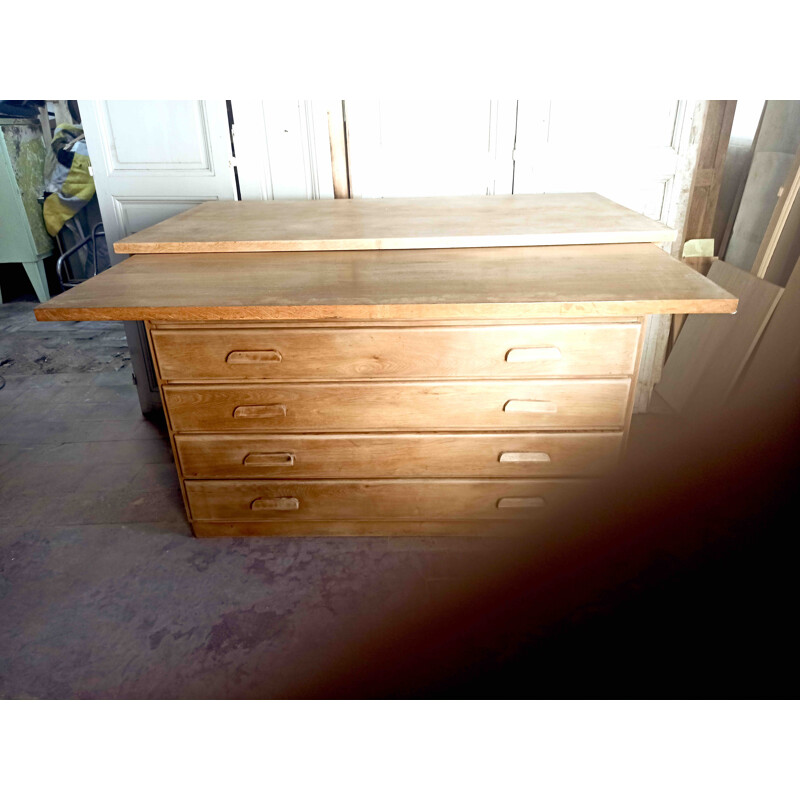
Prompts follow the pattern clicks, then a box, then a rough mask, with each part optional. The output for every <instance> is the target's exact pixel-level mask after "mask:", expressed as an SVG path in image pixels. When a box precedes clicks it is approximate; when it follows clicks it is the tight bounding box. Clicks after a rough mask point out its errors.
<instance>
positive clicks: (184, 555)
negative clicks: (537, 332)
mask: <svg viewBox="0 0 800 800" xmlns="http://www.w3.org/2000/svg"><path fill="white" fill-rule="evenodd" d="M34 306H35V304H34V303H33V302H21V301H17V302H11V303H6V304H4V305H2V306H0V363H2V366H0V376H2V377H3V378H5V385H4V386H3V387H2V389H0V697H3V698H184V697H193V698H195V697H196V698H214V697H271V696H275V695H280V693H281V692H282V691H283V689H282V687H284V686H285V685H286V676H287V674H290V673H291V671H292V670H293V669H295V667H296V665H297V662H296V658H298V657H299V656H298V654H299V653H302V654H305V656H304V657H307V653H308V652H309V649H313V644H314V643H315V642H320V643H322V642H325V641H327V640H329V639H330V637H331V636H334V635H335V634H334V631H335V628H336V623H337V622H341V621H342V619H345V618H348V617H349V616H350V615H354V614H357V613H359V612H360V611H361V610H363V609H364V608H365V607H368V608H370V609H371V610H373V611H374V610H375V609H376V608H385V609H387V610H388V609H390V608H393V607H397V606H398V605H402V604H404V603H419V602H422V604H423V606H424V604H425V603H428V604H435V603H436V602H438V598H439V597H440V595H441V593H442V592H443V591H445V592H446V589H447V586H448V584H449V582H450V581H452V580H453V578H454V577H455V576H456V575H457V574H458V571H459V569H460V565H461V563H462V561H463V557H466V556H468V554H475V553H476V551H478V552H481V551H483V550H485V549H486V544H485V543H483V542H482V541H481V540H475V539H435V538H415V539H388V538H383V537H371V538H364V539H347V538H344V539H342V538H322V537H318V538H302V539H221V540H197V539H194V538H193V537H192V536H191V533H190V530H189V527H188V525H187V524H186V522H185V518H184V512H183V506H182V503H181V499H180V492H179V488H178V482H177V478H176V475H175V471H174V467H173V464H172V455H171V452H170V447H169V441H168V439H167V437H166V434H165V431H164V430H163V429H161V428H159V427H158V426H157V425H155V424H153V423H152V422H149V421H147V420H145V419H144V418H143V417H142V415H141V413H140V411H139V407H138V403H137V398H136V390H135V387H134V386H133V384H132V381H131V373H130V366H129V364H130V361H129V360H128V358H127V351H126V348H125V346H124V335H123V332H122V326H121V325H118V324H105V323H38V322H36V321H35V319H34V317H33V308H34ZM0 383H2V381H0ZM467 560H468V559H467Z"/></svg>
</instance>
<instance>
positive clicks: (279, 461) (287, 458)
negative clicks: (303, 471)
mask: <svg viewBox="0 0 800 800" xmlns="http://www.w3.org/2000/svg"><path fill="white" fill-rule="evenodd" d="M242 463H243V464H244V465H245V466H246V467H293V466H294V453H248V454H247V455H246V456H245V457H244V461H243V462H242Z"/></svg>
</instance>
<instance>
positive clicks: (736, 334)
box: [656, 261, 783, 411]
mask: <svg viewBox="0 0 800 800" xmlns="http://www.w3.org/2000/svg"><path fill="white" fill-rule="evenodd" d="M708 277H709V279H710V280H711V281H713V282H714V283H716V284H718V285H719V286H721V287H723V288H724V289H727V290H728V291H729V292H731V293H733V294H735V295H736V296H737V297H738V298H739V308H738V312H737V313H736V315H735V316H721V317H720V316H714V317H708V316H692V317H690V318H689V319H688V320H687V321H686V324H685V325H684V326H683V329H682V330H681V333H680V336H679V337H678V340H677V342H676V343H675V347H674V348H673V350H672V353H670V356H669V358H668V359H667V363H666V364H665V365H664V371H663V374H662V378H661V382H660V383H659V384H658V386H657V387H656V389H657V391H658V394H659V395H660V396H661V398H662V399H663V400H665V401H666V403H667V404H668V405H669V406H670V407H671V408H672V409H674V410H675V411H683V410H684V409H686V410H691V411H694V410H698V411H703V410H711V409H713V408H715V407H718V406H719V405H721V404H722V403H723V402H724V401H725V399H726V398H727V397H728V395H729V393H730V391H731V389H732V388H733V386H734V384H735V382H736V380H737V379H738V377H739V375H740V374H741V372H742V370H743V369H744V366H745V364H746V363H747V359H748V358H749V357H750V354H751V353H752V352H753V350H754V348H755V346H756V344H757V343H758V340H759V337H760V336H761V333H762V332H763V330H764V328H765V326H766V324H767V322H769V318H770V317H771V316H772V312H773V311H774V310H775V307H776V305H777V304H778V300H779V299H780V296H781V293H782V292H783V289H781V287H780V286H775V285H774V284H771V283H768V282H767V281H764V280H761V279H760V278H756V277H755V276H754V275H752V274H750V273H749V272H745V271H744V270H742V269H739V268H738V267H734V266H733V265H731V264H726V263H725V262H724V261H717V262H715V263H714V264H712V265H711V269H710V270H709V272H708Z"/></svg>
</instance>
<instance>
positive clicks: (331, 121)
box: [328, 101, 350, 199]
mask: <svg viewBox="0 0 800 800" xmlns="http://www.w3.org/2000/svg"><path fill="white" fill-rule="evenodd" d="M328 138H329V139H330V143H331V173H332V176H333V196H334V197H335V198H338V199H343V198H347V197H350V178H349V174H348V170H347V144H346V141H345V120H344V108H343V103H342V101H339V102H338V103H336V104H335V105H333V106H331V108H329V109H328Z"/></svg>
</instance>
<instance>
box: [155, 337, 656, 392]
mask: <svg viewBox="0 0 800 800" xmlns="http://www.w3.org/2000/svg"><path fill="white" fill-rule="evenodd" d="M639 329H640V328H639V326H638V325H592V324H583V325H582V324H572V325H528V326H521V325H520V326H512V325H505V326H476V327H451V328H432V327H414V328H380V329H374V328H373V329H369V328H361V329H328V330H324V329H323V330H320V329H314V328H305V329H304V328H295V329H292V328H283V329H280V328H272V329H267V330H252V329H250V330H237V329H236V328H228V329H222V330H198V329H196V330H186V331H174V330H169V331H166V330H154V331H153V334H152V336H153V342H154V344H155V348H156V353H157V357H158V364H159V370H160V373H161V377H162V378H163V379H164V380H167V381H190V380H198V379H222V380H228V381H231V380H277V381H280V380H287V381H288V380H304V381H309V380H364V379H367V378H383V379H392V378H448V377H459V378H464V377H466V378H469V377H473V378H480V377H494V378H520V377H523V378H524V377H537V376H563V375H598V376H599V375H630V374H631V373H632V372H633V368H634V361H635V355H636V345H637V341H638V336H639Z"/></svg>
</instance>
